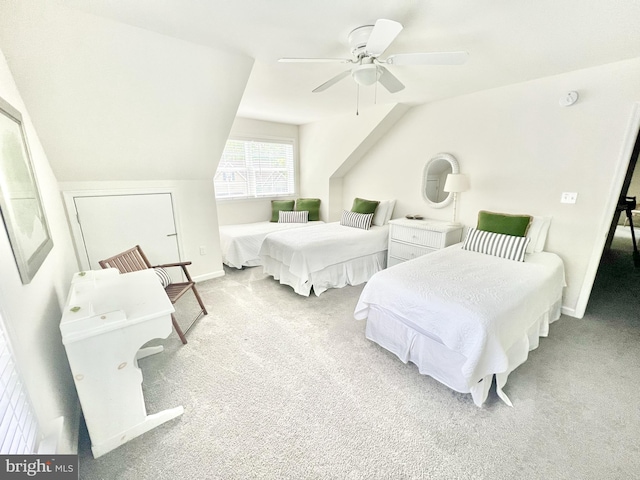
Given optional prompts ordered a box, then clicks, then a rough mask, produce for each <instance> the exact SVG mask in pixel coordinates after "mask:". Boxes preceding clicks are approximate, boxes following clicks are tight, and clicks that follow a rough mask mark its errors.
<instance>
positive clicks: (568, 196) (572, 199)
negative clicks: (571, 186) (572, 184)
mask: <svg viewBox="0 0 640 480" xmlns="http://www.w3.org/2000/svg"><path fill="white" fill-rule="evenodd" d="M577 199H578V193H577V192H562V196H561V197H560V203H576V200H577Z"/></svg>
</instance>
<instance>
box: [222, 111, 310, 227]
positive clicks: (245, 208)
mask: <svg viewBox="0 0 640 480" xmlns="http://www.w3.org/2000/svg"><path fill="white" fill-rule="evenodd" d="M234 135H235V136H240V137H261V138H267V139H268V138H272V139H281V138H292V139H293V140H294V157H295V159H296V161H297V162H298V163H297V165H298V168H300V162H299V161H298V156H299V154H298V126H297V125H289V124H286V123H277V122H265V121H262V120H253V119H249V118H241V117H237V118H236V119H235V121H234V122H233V126H232V127H231V133H230V134H229V136H234ZM219 162H220V156H218V158H216V162H215V164H216V168H217V166H218V163H219ZM212 178H213V177H212ZM298 196H301V195H298ZM283 198H284V197H283ZM293 198H296V196H294V197H293ZM217 207H218V220H219V223H220V225H234V224H238V223H253V222H264V221H267V220H269V219H270V218H271V200H270V199H269V200H265V199H251V200H219V201H218V202H217Z"/></svg>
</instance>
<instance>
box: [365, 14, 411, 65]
mask: <svg viewBox="0 0 640 480" xmlns="http://www.w3.org/2000/svg"><path fill="white" fill-rule="evenodd" d="M401 31H402V24H400V23H398V22H394V21H393V20H385V19H384V18H381V19H380V20H378V21H377V22H376V24H375V25H374V26H373V30H372V31H371V36H369V40H368V41H367V46H366V47H365V51H366V52H367V53H369V54H371V55H373V56H374V57H377V56H378V55H380V54H381V53H382V52H384V51H385V50H386V49H387V48H388V47H389V45H391V42H393V41H394V40H395V38H396V37H397V36H398V34H399V33H400V32H401Z"/></svg>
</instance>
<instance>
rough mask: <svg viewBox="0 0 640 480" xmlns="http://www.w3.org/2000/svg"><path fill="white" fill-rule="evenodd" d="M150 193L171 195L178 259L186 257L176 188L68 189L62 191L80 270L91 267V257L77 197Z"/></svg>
mask: <svg viewBox="0 0 640 480" xmlns="http://www.w3.org/2000/svg"><path fill="white" fill-rule="evenodd" d="M149 194H169V195H170V196H171V206H172V208H173V221H174V223H175V226H176V233H177V234H178V235H177V236H178V238H177V243H178V256H179V257H180V258H179V259H178V260H179V261H182V259H183V258H184V251H183V249H182V227H181V225H180V216H179V214H178V211H179V209H178V206H177V201H176V198H177V195H176V192H175V188H173V187H142V188H112V189H99V190H66V191H63V192H62V196H63V199H64V205H65V209H66V212H67V221H68V222H69V228H70V230H71V237H72V239H73V246H74V247H75V251H76V259H77V261H78V265H79V267H80V270H88V269H89V258H88V257H87V252H86V250H85V246H84V239H83V237H82V230H81V228H80V224H79V223H78V211H77V210H76V205H75V201H74V199H75V198H78V197H97V196H121V195H149Z"/></svg>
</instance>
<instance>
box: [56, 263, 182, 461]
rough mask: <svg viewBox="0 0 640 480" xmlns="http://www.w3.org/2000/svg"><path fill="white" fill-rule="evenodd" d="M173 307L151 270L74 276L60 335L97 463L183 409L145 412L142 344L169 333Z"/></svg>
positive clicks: (149, 350)
mask: <svg viewBox="0 0 640 480" xmlns="http://www.w3.org/2000/svg"><path fill="white" fill-rule="evenodd" d="M173 311H174V308H173V305H171V302H170V301H169V298H168V297H167V295H166V293H165V291H164V289H163V288H162V286H161V284H160V282H159V280H158V277H157V275H156V273H155V272H154V271H153V270H151V269H150V270H143V271H139V272H133V273H127V274H123V275H120V274H119V272H118V271H117V270H116V269H106V270H95V271H87V272H79V273H76V274H75V275H74V276H73V280H72V284H71V289H70V292H69V296H68V299H67V304H66V306H65V309H64V312H63V315H62V321H61V322H60V331H61V332H62V343H64V345H65V348H66V351H67V357H68V359H69V365H70V366H71V372H72V374H73V378H74V381H75V384H76V389H77V391H78V397H79V398H80V404H81V405H82V411H83V413H84V417H85V420H86V423H87V429H88V430H89V436H90V437H91V450H92V451H93V456H94V457H95V458H97V457H99V456H101V455H104V454H105V453H107V452H109V451H111V450H113V449H114V448H116V447H118V446H120V445H122V444H124V443H126V442H128V441H129V440H131V439H132V438H135V437H137V436H139V435H141V434H143V433H145V432H147V431H149V430H151V429H152V428H154V427H157V426H158V425H160V424H162V423H164V422H166V421H168V420H171V419H173V418H175V417H177V416H179V415H181V414H182V413H183V411H184V409H183V408H182V407H176V408H172V409H168V410H164V411H162V412H160V413H156V414H154V415H147V411H146V408H145V404H144V397H143V394H142V372H141V371H140V369H139V368H138V362H137V359H138V358H141V357H144V356H147V355H150V354H153V353H158V352H160V351H162V347H155V348H151V349H142V350H140V347H141V346H142V345H143V344H145V343H146V342H148V341H149V340H152V339H154V338H166V337H167V336H169V334H170V333H171V328H172V326H171V313H172V312H173Z"/></svg>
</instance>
